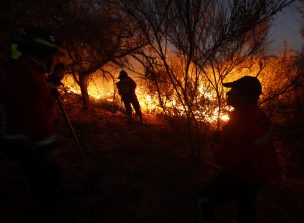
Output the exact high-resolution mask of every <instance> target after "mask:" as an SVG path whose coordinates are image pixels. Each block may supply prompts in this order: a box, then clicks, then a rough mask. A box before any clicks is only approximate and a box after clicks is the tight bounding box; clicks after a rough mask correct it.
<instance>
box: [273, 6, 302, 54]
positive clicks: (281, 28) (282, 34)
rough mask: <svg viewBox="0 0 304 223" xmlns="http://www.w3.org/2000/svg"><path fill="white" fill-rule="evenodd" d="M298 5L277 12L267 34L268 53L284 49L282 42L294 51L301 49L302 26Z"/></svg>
mask: <svg viewBox="0 0 304 223" xmlns="http://www.w3.org/2000/svg"><path fill="white" fill-rule="evenodd" d="M299 8H300V7H299V5H297V4H292V5H290V6H289V7H288V8H285V9H284V10H282V11H281V12H279V13H278V14H277V15H276V16H275V18H274V20H273V25H272V28H271V30H270V33H269V40H270V41H272V43H271V44H270V50H269V51H270V52H271V53H274V54H275V53H276V52H278V51H280V50H281V49H282V48H283V47H284V41H287V42H288V44H289V46H290V47H291V48H293V49H294V50H296V51H299V50H300V49H301V48H302V45H303V43H304V39H303V38H302V37H301V34H300V30H301V26H304V18H303V15H302V14H301V13H300V12H299V10H298V9H299Z"/></svg>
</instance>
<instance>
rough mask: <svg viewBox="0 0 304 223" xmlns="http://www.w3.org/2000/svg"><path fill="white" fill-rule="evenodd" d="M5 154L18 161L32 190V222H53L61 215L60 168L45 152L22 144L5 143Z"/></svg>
mask: <svg viewBox="0 0 304 223" xmlns="http://www.w3.org/2000/svg"><path fill="white" fill-rule="evenodd" d="M6 145H7V148H6V154H7V156H8V157H9V158H10V159H11V160H13V161H15V162H16V163H18V164H19V165H20V166H21V168H22V170H23V171H24V174H25V175H26V177H27V179H28V182H29V185H30V190H31V192H32V198H33V205H34V208H35V210H34V211H33V215H34V216H33V219H31V221H33V222H41V221H43V222H54V221H55V220H56V222H57V220H60V219H61V217H62V213H61V209H60V202H61V189H62V188H61V180H62V175H61V168H60V167H59V166H58V165H57V164H56V163H55V162H53V161H51V160H50V159H49V158H48V156H47V154H45V153H44V152H39V151H35V150H33V149H32V148H31V147H29V146H26V145H24V144H20V143H17V144H14V143H7V144H6Z"/></svg>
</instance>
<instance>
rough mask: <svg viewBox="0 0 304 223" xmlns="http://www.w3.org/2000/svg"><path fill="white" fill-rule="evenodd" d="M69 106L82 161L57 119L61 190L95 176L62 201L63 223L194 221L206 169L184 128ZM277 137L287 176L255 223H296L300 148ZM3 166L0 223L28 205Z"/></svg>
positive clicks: (301, 193)
mask: <svg viewBox="0 0 304 223" xmlns="http://www.w3.org/2000/svg"><path fill="white" fill-rule="evenodd" d="M68 101H69V103H67V101H66V102H64V104H65V108H66V112H67V114H68V115H69V117H70V120H71V122H72V124H73V127H74V128H75V132H76V133H77V136H78V138H79V141H80V143H81V147H82V149H83V152H84V155H85V159H86V163H85V165H83V163H81V159H80V155H79V151H78V150H77V148H76V147H75V144H74V141H73V138H72V137H71V134H70V133H69V131H68V128H67V127H66V124H65V121H64V119H63V118H62V116H60V113H59V116H58V120H57V132H58V133H59V135H60V136H61V139H60V144H59V145H60V146H59V149H60V151H61V153H60V154H61V155H60V160H61V162H62V165H63V167H64V174H65V181H64V184H65V186H66V187H69V188H72V189H76V190H77V189H78V188H79V185H81V184H82V183H83V182H84V177H83V176H85V175H86V174H87V173H88V172H90V173H91V174H93V175H94V183H92V185H90V186H91V187H90V190H89V191H88V192H87V193H85V194H82V195H81V196H79V197H74V198H70V199H66V200H65V201H64V204H63V207H64V209H65V210H66V214H67V217H68V218H70V219H73V222H74V223H97V222H98V223H100V222H105V223H116V222H117V223H118V222H119V223H120V222H130V223H137V222H138V223H139V222H141V223H142V222H145V223H162V222H163V223H165V222H166V223H168V222H170V223H194V222H195V220H194V216H195V206H194V204H195V202H194V201H195V194H196V192H197V190H198V189H199V188H200V187H201V185H202V182H204V174H205V173H210V171H211V169H210V170H209V169H208V168H207V166H204V169H203V170H202V169H201V167H200V166H199V165H198V164H196V163H194V162H192V161H191V160H190V159H189V158H188V154H189V149H188V146H187V141H186V139H185V133H184V132H183V130H182V129H179V130H177V129H173V128H171V127H170V126H169V125H167V124H165V122H163V120H161V119H157V118H155V117H148V116H145V124H144V125H143V126H141V125H140V124H139V123H134V124H132V125H130V124H129V123H128V121H127V119H125V117H124V115H123V114H122V113H121V112H117V113H113V112H111V111H110V112H109V111H107V110H104V109H102V108H95V109H94V110H92V111H90V112H89V113H87V112H84V111H82V107H81V105H80V101H79V100H78V99H75V98H73V99H69V100H68ZM59 112H60V111H59ZM280 134H281V133H278V140H277V144H278V148H279V151H280V157H281V162H282V164H283V166H284V173H285V174H284V177H282V179H280V181H279V182H277V183H276V184H275V185H273V187H270V188H266V189H264V190H263V191H261V193H260V195H259V197H258V201H257V208H258V222H260V223H271V222H276V223H302V222H304V216H303V213H302V211H303V207H304V179H303V169H304V168H303V163H304V162H303V157H304V156H303V149H302V147H303V146H301V147H300V145H298V144H297V142H295V141H293V140H292V139H291V138H289V137H288V136H284V137H283V135H280ZM300 156H301V157H300ZM1 161H2V162H1V166H0V167H1V172H0V176H1V177H0V179H2V180H1V181H2V182H1V184H0V185H2V187H1V192H4V193H5V194H6V195H7V196H6V197H5V199H2V200H1V201H0V213H1V214H2V216H3V218H2V219H6V221H2V220H1V222H5V223H11V222H14V219H15V216H16V215H18V214H22V211H20V210H22V209H26V208H25V207H26V206H27V205H28V204H29V202H30V200H29V194H28V189H26V181H25V179H24V178H23V175H22V171H21V170H20V169H18V167H17V166H15V165H14V164H12V163H11V162H10V161H9V160H7V159H5V157H1ZM206 168H207V169H206ZM208 171H209V172H208ZM207 175H208V174H207ZM12 194H13V196H11V195H12ZM232 210H233V206H231V205H228V206H225V207H223V208H220V209H218V214H219V215H220V218H219V220H218V222H219V223H220V222H223V223H224V222H232V220H233V215H232V214H231V213H233V211H232ZM230 211H232V212H230ZM4 213H5V214H4Z"/></svg>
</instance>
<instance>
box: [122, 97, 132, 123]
mask: <svg viewBox="0 0 304 223" xmlns="http://www.w3.org/2000/svg"><path fill="white" fill-rule="evenodd" d="M123 103H124V106H125V109H126V115H127V117H128V118H129V121H130V122H131V123H132V121H133V119H132V107H131V102H130V99H128V98H125V99H123Z"/></svg>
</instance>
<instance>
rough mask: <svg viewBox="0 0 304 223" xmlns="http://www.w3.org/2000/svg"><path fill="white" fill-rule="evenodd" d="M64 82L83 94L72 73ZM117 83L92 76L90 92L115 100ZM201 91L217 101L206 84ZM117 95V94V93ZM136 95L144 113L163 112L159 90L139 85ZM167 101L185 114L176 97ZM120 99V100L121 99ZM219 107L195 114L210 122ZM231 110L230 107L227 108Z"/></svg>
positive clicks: (225, 117)
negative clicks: (206, 87)
mask: <svg viewBox="0 0 304 223" xmlns="http://www.w3.org/2000/svg"><path fill="white" fill-rule="evenodd" d="M62 83H63V84H64V86H65V88H66V90H67V92H73V93H75V94H81V91H80V87H79V86H78V84H77V83H76V82H75V81H74V79H73V77H72V75H66V76H65V78H64V79H63V81H62ZM114 86H115V85H114V84H110V83H109V82H107V83H98V79H96V78H92V79H90V80H89V83H88V94H89V96H90V97H92V98H93V99H94V100H107V101H108V102H113V103H114V99H115V87H114ZM198 90H199V92H200V94H201V95H204V97H205V98H207V99H208V100H210V101H215V100H216V98H215V96H214V95H212V93H210V92H208V91H207V90H206V89H205V88H204V86H200V87H199V89H198ZM116 95H117V94H116ZM136 95H137V98H138V100H139V103H140V106H141V109H142V111H143V112H144V113H146V114H147V113H148V114H159V113H162V112H163V109H162V107H161V106H160V104H159V96H157V92H154V94H151V92H149V91H148V90H147V89H146V88H145V87H143V86H138V87H137V89H136ZM162 99H163V101H165V105H164V106H165V107H166V108H172V109H173V108H174V109H175V111H177V112H178V113H179V114H180V115H185V114H186V112H185V109H184V108H183V106H182V105H181V104H180V103H178V101H177V100H176V99H174V98H172V99H168V98H166V99H165V98H162ZM119 101H120V100H119ZM218 109H219V108H218V107H216V108H215V109H213V110H212V111H206V108H203V107H202V108H200V109H198V110H196V111H193V113H194V115H195V116H196V117H197V119H198V120H199V119H200V118H199V117H204V119H205V120H206V121H208V122H210V123H213V122H216V121H217V120H218V114H219V112H218ZM226 110H229V108H226ZM220 120H221V121H223V122H226V121H228V120H229V116H228V114H221V115H220Z"/></svg>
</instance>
